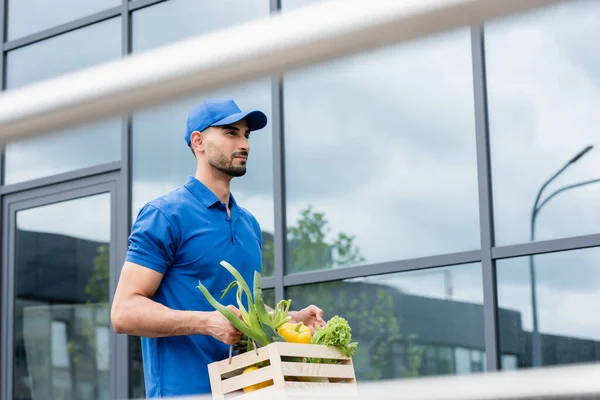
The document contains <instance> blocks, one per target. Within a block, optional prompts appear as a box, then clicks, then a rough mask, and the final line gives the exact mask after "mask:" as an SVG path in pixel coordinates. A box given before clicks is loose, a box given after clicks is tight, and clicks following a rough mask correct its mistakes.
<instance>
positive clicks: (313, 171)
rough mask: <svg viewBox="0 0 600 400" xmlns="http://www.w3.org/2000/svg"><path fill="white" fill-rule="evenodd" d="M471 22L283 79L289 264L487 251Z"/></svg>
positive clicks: (309, 266) (298, 268)
mask: <svg viewBox="0 0 600 400" xmlns="http://www.w3.org/2000/svg"><path fill="white" fill-rule="evenodd" d="M471 70H472V68H471V44H470V32H469V30H460V31H455V32H452V33H450V34H446V35H444V36H438V37H431V38H426V39H423V40H419V41H415V42H412V43H409V44H405V45H402V46H396V47H391V48H385V49H383V50H379V51H376V52H369V53H365V54H361V55H359V56H355V57H352V58H349V59H342V60H336V61H335V62H330V63H327V64H323V65H318V66H313V67H311V68H308V69H303V70H301V71H298V72H293V73H288V74H286V76H285V81H284V82H285V87H284V91H283V92H284V97H285V98H284V107H285V114H284V115H285V118H284V123H285V128H284V129H285V146H286V148H285V159H286V170H285V171H286V179H287V181H286V190H287V193H286V195H287V225H288V226H287V229H288V232H287V234H288V256H289V260H288V262H289V265H288V269H290V270H291V271H292V272H302V271H306V270H316V269H325V268H335V267H340V266H355V265H359V264H364V263H376V262H385V261H391V260H397V259H402V258H412V257H420V256H430V255H435V254H442V253H448V252H457V251H463V250H472V249H477V248H479V246H480V244H479V213H478V194H477V166H476V149H475V124H474V112H473V107H474V106H473V91H472V88H473V81H472V74H471Z"/></svg>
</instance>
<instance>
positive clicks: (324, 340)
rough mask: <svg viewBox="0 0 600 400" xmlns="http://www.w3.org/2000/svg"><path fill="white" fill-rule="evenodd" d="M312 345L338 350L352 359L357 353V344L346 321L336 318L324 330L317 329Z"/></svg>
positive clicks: (317, 360) (320, 360) (316, 360)
mask: <svg viewBox="0 0 600 400" xmlns="http://www.w3.org/2000/svg"><path fill="white" fill-rule="evenodd" d="M311 343H312V344H322V345H326V346H332V347H335V348H337V349H338V350H340V351H341V352H342V354H344V355H345V356H347V357H352V356H353V355H354V353H355V352H356V347H357V346H358V343H357V342H352V332H351V328H350V325H349V324H348V321H346V319H344V318H342V317H340V316H337V315H336V316H334V317H332V318H331V319H330V320H329V321H327V324H326V325H325V327H323V328H317V329H316V331H315V334H314V335H313V336H312V338H311ZM310 362H321V363H327V362H328V361H327V360H324V359H310Z"/></svg>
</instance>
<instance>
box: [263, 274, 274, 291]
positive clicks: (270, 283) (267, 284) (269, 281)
mask: <svg viewBox="0 0 600 400" xmlns="http://www.w3.org/2000/svg"><path fill="white" fill-rule="evenodd" d="M260 286H261V288H263V289H274V288H275V278H274V277H272V276H268V277H265V278H261V280H260Z"/></svg>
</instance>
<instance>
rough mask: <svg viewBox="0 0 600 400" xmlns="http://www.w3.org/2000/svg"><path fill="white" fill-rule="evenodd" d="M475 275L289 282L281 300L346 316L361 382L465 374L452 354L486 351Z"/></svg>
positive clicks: (457, 269) (443, 271)
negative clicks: (470, 350) (298, 284)
mask: <svg viewBox="0 0 600 400" xmlns="http://www.w3.org/2000/svg"><path fill="white" fill-rule="evenodd" d="M481 279H482V278H481V266H480V264H479V263H475V264H465V265H456V266H452V267H444V268H437V269H433V270H423V271H414V272H403V273H396V274H388V275H382V276H374V277H365V278H358V279H350V280H344V281H334V282H324V283H317V284H310V285H303V286H294V287H289V288H287V290H286V298H289V299H292V307H291V308H292V309H294V310H298V309H301V308H303V307H306V306H308V305H310V304H315V305H317V306H319V307H320V308H322V309H323V310H324V311H325V319H326V320H328V319H330V318H331V317H333V316H334V315H339V316H340V317H343V318H346V319H347V321H348V323H349V324H350V327H351V329H352V340H353V341H356V342H358V349H357V352H356V354H355V356H354V359H353V363H354V366H355V372H356V374H357V380H359V381H368V380H379V379H396V378H403V377H414V376H425V375H444V374H457V373H470V372H473V370H472V369H471V368H470V365H469V362H470V361H469V358H468V357H467V358H466V360H462V361H461V360H456V359H455V357H454V355H453V353H454V351H455V349H474V350H478V351H480V352H481V351H483V349H484V338H483V287H482V280H481ZM392 350H395V351H392ZM465 363H466V364H467V365H462V364H465Z"/></svg>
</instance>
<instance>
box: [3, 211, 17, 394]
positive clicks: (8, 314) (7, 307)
mask: <svg viewBox="0 0 600 400" xmlns="http://www.w3.org/2000/svg"><path fill="white" fill-rule="evenodd" d="M5 205H6V209H7V210H8V211H7V213H6V214H4V216H3V218H2V220H3V221H6V222H8V223H7V224H6V226H5V229H4V230H5V235H4V239H5V240H4V243H5V244H6V246H5V247H4V248H3V253H4V255H5V259H6V263H5V264H4V266H3V270H4V278H5V285H4V293H6V296H5V301H4V311H5V313H4V321H5V324H4V328H3V338H4V346H3V347H4V357H3V358H4V368H3V369H4V378H5V379H4V383H3V387H4V389H5V393H6V397H5V398H6V399H12V398H13V396H12V386H13V368H12V360H13V359H14V353H13V349H14V346H13V345H12V343H13V334H14V332H13V326H14V324H13V321H14V311H15V305H14V268H11V267H10V266H12V265H14V251H12V249H11V248H10V244H11V243H14V242H15V234H14V229H10V227H11V226H15V225H16V223H15V220H16V219H15V215H14V213H11V212H10V205H9V204H8V203H7V202H5Z"/></svg>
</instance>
